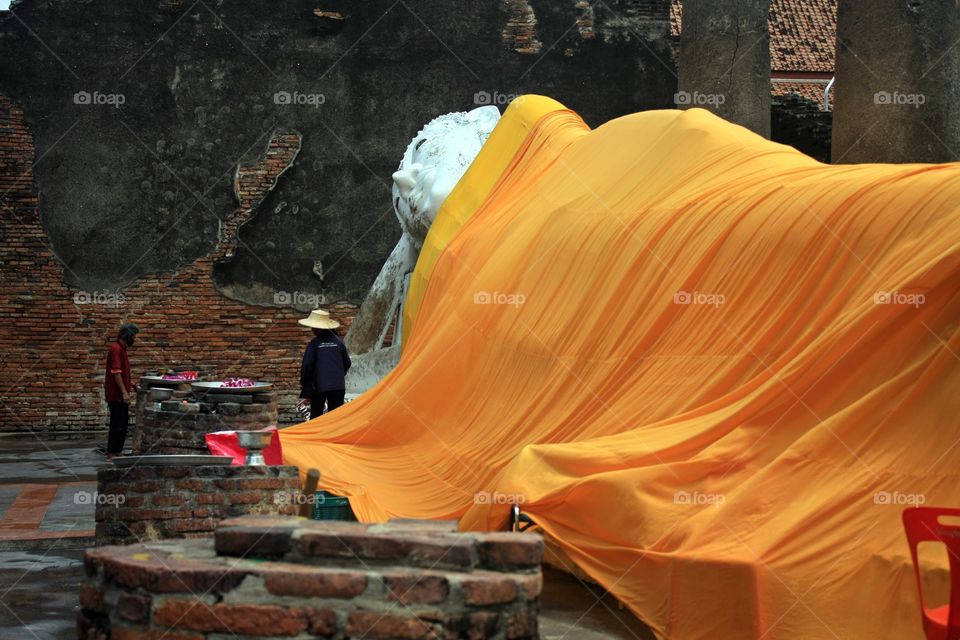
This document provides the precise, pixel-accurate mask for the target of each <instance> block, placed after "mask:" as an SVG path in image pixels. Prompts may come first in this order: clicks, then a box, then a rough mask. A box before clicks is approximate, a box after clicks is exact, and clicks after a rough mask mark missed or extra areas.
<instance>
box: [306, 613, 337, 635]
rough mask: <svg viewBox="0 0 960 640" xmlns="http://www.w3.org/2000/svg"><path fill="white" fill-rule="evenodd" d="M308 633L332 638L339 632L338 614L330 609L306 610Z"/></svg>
mask: <svg viewBox="0 0 960 640" xmlns="http://www.w3.org/2000/svg"><path fill="white" fill-rule="evenodd" d="M305 611H306V613H307V631H309V632H310V633H312V634H314V635H320V636H332V635H333V634H334V633H336V631H337V614H336V612H334V611H331V610H330V609H306V610H305Z"/></svg>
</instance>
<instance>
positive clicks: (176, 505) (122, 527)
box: [96, 463, 300, 545]
mask: <svg viewBox="0 0 960 640" xmlns="http://www.w3.org/2000/svg"><path fill="white" fill-rule="evenodd" d="M299 490H300V478H299V476H298V475H297V468H296V467H287V466H266V465H241V466H210V465H207V466H186V465H175V466H159V465H149V464H147V463H141V464H139V465H137V466H135V467H132V468H129V469H128V468H113V467H110V466H108V467H104V468H102V469H100V470H99V471H98V472H97V502H98V504H97V509H96V521H97V529H96V535H97V544H99V545H105V544H129V543H134V542H147V541H152V540H160V539H167V538H192V537H198V536H210V535H212V534H213V532H214V530H215V529H216V527H217V523H219V522H220V521H221V520H223V519H224V518H229V517H234V516H240V515H246V514H280V515H293V514H294V513H295V511H296V502H297V500H296V496H297V495H298V493H299Z"/></svg>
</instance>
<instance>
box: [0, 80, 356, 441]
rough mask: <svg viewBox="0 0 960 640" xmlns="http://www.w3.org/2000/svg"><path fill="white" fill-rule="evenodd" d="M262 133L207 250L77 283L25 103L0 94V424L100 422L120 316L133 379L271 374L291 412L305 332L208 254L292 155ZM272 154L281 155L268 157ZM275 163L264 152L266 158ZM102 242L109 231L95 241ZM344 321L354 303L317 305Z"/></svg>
mask: <svg viewBox="0 0 960 640" xmlns="http://www.w3.org/2000/svg"><path fill="white" fill-rule="evenodd" d="M271 140H273V142H271V143H269V144H268V143H267V141H266V140H265V141H264V149H262V150H261V153H262V154H263V155H262V160H260V161H255V162H251V163H249V164H246V165H244V167H242V168H241V171H240V173H239V177H238V178H237V182H238V184H239V185H240V188H239V189H238V194H239V196H238V201H239V200H240V199H241V198H242V199H243V201H245V202H246V203H247V205H246V206H238V208H237V211H236V212H235V214H234V215H233V216H231V219H230V223H229V224H225V225H224V226H223V228H222V229H221V237H222V241H221V242H220V244H219V245H218V247H217V249H216V250H215V251H213V252H212V253H211V254H210V255H208V256H205V257H203V258H201V259H198V260H196V261H194V262H193V263H191V264H188V265H185V266H183V267H182V268H180V269H179V270H177V271H175V272H172V273H163V274H151V275H149V276H144V277H141V278H139V279H137V280H136V281H135V282H134V283H132V284H131V286H129V287H127V288H126V289H124V290H123V291H122V292H121V293H120V294H114V293H108V292H88V291H81V290H79V289H77V288H75V287H72V286H69V285H68V284H67V283H66V278H65V275H64V272H65V271H69V267H67V266H65V265H64V264H63V263H62V262H61V260H60V259H59V258H58V256H57V255H56V254H55V252H54V249H53V248H52V247H51V246H50V242H49V238H48V237H47V235H46V234H45V232H44V229H43V225H42V224H41V219H40V217H41V216H40V213H41V212H40V208H38V206H37V197H38V192H39V188H38V185H37V184H36V182H35V180H34V177H33V174H32V171H31V165H32V164H33V162H35V161H36V159H37V155H36V151H35V149H34V145H33V136H32V134H31V132H30V130H29V128H28V127H27V126H26V123H25V120H24V114H23V111H22V110H21V109H20V108H18V107H17V106H15V105H14V104H13V103H12V102H11V101H10V100H9V99H8V98H5V97H3V96H0V283H2V291H0V322H2V325H3V328H2V329H0V358H2V360H0V362H2V363H3V365H4V366H2V367H0V388H2V389H3V391H2V392H0V430H4V431H26V430H34V429H39V430H59V429H77V428H82V427H86V426H93V427H101V428H102V427H105V419H106V418H105V410H106V405H105V403H104V400H103V367H104V363H105V359H106V350H107V347H108V346H109V344H110V342H112V341H113V339H114V337H115V335H116V330H117V327H118V326H119V324H120V323H121V322H123V321H125V320H132V321H134V322H136V323H137V324H138V325H139V326H140V327H141V329H142V333H141V334H140V336H138V342H137V344H136V345H135V346H134V347H133V348H132V349H130V359H131V361H132V365H133V369H134V378H137V377H139V374H142V373H143V371H145V370H147V369H167V368H174V369H179V370H183V369H203V370H204V372H205V374H206V375H208V376H210V377H214V376H219V377H227V376H237V375H243V376H246V377H250V378H255V379H259V380H271V381H275V382H276V384H277V389H278V391H277V392H278V396H279V407H280V412H281V418H282V419H284V420H287V421H289V420H292V419H294V409H293V407H294V405H295V404H296V398H297V395H298V394H299V366H300V358H301V356H302V350H303V348H304V346H305V344H306V343H307V341H308V340H309V339H310V332H309V331H308V330H307V329H305V328H303V327H301V326H300V325H298V324H297V323H296V320H297V319H298V318H300V317H302V316H303V315H304V314H303V313H302V312H300V311H296V310H294V309H291V308H276V307H261V306H254V305H248V304H244V303H241V302H237V301H234V300H230V299H228V298H226V297H225V296H224V295H223V294H222V293H220V292H219V291H217V289H216V288H215V286H214V285H213V282H212V280H211V274H212V269H213V264H214V262H215V261H216V260H217V259H218V258H220V257H222V256H224V255H226V254H228V253H230V252H232V251H233V250H234V247H235V245H236V239H235V237H236V230H237V226H238V225H239V224H240V222H241V221H242V220H244V219H246V218H247V217H248V216H249V215H250V211H251V208H252V207H253V206H256V205H257V204H258V203H259V198H260V197H261V195H262V194H263V193H265V192H266V191H267V188H266V187H265V186H264V185H265V184H266V183H272V182H273V181H275V180H277V179H278V178H279V179H280V180H282V179H283V178H282V177H280V176H279V171H280V170H281V168H282V167H283V166H286V165H285V164H284V160H283V158H284V157H290V156H291V155H292V154H293V151H292V149H293V148H294V140H293V138H291V137H290V136H289V135H284V134H280V135H277V136H273V137H271ZM278 156H279V160H280V161H279V162H277V160H276V158H278ZM271 161H273V162H271ZM97 242H98V243H99V244H100V246H101V250H102V251H110V250H112V248H113V247H114V246H115V245H116V243H117V239H116V238H115V237H113V235H112V231H111V230H109V229H104V235H103V236H102V237H101V238H99V239H98V240H97ZM327 308H328V309H329V310H330V311H331V314H332V315H333V316H334V317H336V318H337V319H339V320H340V321H341V323H343V325H344V327H343V330H344V331H345V330H346V329H347V328H349V325H350V322H351V320H352V318H353V316H354V315H355V314H356V309H357V306H356V305H353V304H350V303H339V304H333V305H329V306H327Z"/></svg>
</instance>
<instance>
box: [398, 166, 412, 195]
mask: <svg viewBox="0 0 960 640" xmlns="http://www.w3.org/2000/svg"><path fill="white" fill-rule="evenodd" d="M414 166H417V165H414ZM412 169H413V167H411V168H410V169H401V170H400V171H395V172H394V174H393V182H394V184H396V185H397V190H398V191H400V195H401V197H403V198H408V197H410V192H411V191H413V187H414V186H415V185H416V184H417V178H416V175H415V174H414V173H413V170H412Z"/></svg>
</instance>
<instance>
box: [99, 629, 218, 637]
mask: <svg viewBox="0 0 960 640" xmlns="http://www.w3.org/2000/svg"><path fill="white" fill-rule="evenodd" d="M106 637H107V636H104V638H106ZM109 638H110V640H203V639H204V636H203V635H202V634H199V633H180V632H177V631H167V630H163V629H141V628H138V627H120V626H115V627H113V629H112V630H111V634H110V636H109Z"/></svg>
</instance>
